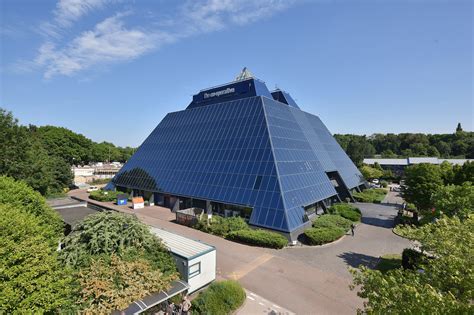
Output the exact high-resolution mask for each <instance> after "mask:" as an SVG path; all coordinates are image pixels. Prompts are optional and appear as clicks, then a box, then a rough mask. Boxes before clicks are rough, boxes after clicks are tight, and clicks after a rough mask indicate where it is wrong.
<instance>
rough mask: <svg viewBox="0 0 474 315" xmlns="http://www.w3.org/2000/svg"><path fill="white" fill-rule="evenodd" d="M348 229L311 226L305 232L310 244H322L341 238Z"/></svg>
mask: <svg viewBox="0 0 474 315" xmlns="http://www.w3.org/2000/svg"><path fill="white" fill-rule="evenodd" d="M345 233H346V231H345V230H344V229H343V228H340V227H334V226H333V227H318V228H314V227H313V228H310V229H307V230H306V231H305V232H304V235H305V237H306V241H307V242H308V244H309V245H322V244H326V243H329V242H332V241H335V240H337V239H339V238H341V237H342V236H343V235H344V234H345Z"/></svg>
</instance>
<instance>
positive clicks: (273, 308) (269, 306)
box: [237, 290, 294, 315]
mask: <svg viewBox="0 0 474 315" xmlns="http://www.w3.org/2000/svg"><path fill="white" fill-rule="evenodd" d="M245 293H247V298H246V299H245V302H244V305H243V306H242V307H241V308H240V309H239V310H238V311H237V314H241V315H254V314H255V315H257V314H269V315H293V314H294V313H293V312H291V311H289V310H287V309H285V308H284V307H282V306H279V305H276V304H275V303H273V302H270V301H268V300H267V299H264V298H263V297H261V296H259V295H257V294H255V293H253V292H251V291H249V290H245Z"/></svg>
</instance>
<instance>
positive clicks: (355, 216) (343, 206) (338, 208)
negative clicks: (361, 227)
mask: <svg viewBox="0 0 474 315" xmlns="http://www.w3.org/2000/svg"><path fill="white" fill-rule="evenodd" d="M328 212H329V213H331V214H338V215H340V216H341V217H343V218H346V219H348V220H351V221H353V222H358V221H360V218H361V217H362V214H361V212H360V210H359V208H357V207H354V206H353V205H350V204H348V203H338V204H335V205H333V206H331V207H329V209H328Z"/></svg>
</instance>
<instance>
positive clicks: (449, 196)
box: [432, 182, 474, 219]
mask: <svg viewBox="0 0 474 315" xmlns="http://www.w3.org/2000/svg"><path fill="white" fill-rule="evenodd" d="M432 199H433V204H434V206H435V208H436V210H439V211H441V212H442V213H443V214H445V215H447V216H450V217H452V216H457V217H459V218H461V219H465V218H467V217H468V215H469V214H471V213H473V212H474V186H472V184H471V183H470V182H465V183H464V184H463V185H462V186H455V185H448V186H442V187H441V188H440V189H439V190H438V191H437V192H436V193H435V194H434V195H433V198H432Z"/></svg>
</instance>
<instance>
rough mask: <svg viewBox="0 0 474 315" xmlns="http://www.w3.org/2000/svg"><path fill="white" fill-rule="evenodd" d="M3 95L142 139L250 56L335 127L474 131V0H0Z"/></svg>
mask: <svg viewBox="0 0 474 315" xmlns="http://www.w3.org/2000/svg"><path fill="white" fill-rule="evenodd" d="M0 6H1V7H0V11H1V13H0V14H1V15H0V21H1V22H0V23H1V30H0V36H1V37H0V39H1V41H0V43H1V65H0V66H1V68H0V81H1V82H0V107H3V108H6V109H8V110H10V111H12V112H13V113H14V115H15V116H16V117H18V118H19V120H20V123H22V124H35V125H46V124H50V125H56V126H64V127H67V128H69V129H71V130H73V131H76V132H79V133H82V134H84V135H86V136H87V137H89V138H91V139H93V140H95V141H104V140H105V141H111V142H113V143H115V144H118V145H132V146H137V145H139V144H140V143H141V142H142V141H143V140H144V139H145V137H146V136H147V135H148V134H149V133H150V132H151V130H153V128H154V127H155V126H156V125H157V124H158V123H159V122H160V121H161V119H162V118H163V117H164V116H165V115H166V113H167V112H170V111H177V110H181V109H184V108H185V107H186V106H187V105H188V103H189V102H190V100H191V98H192V95H193V94H195V93H197V92H198V91H199V90H200V89H203V88H206V87H209V86H213V85H218V84H221V83H226V82H228V81H231V80H232V79H233V78H234V77H235V76H236V75H237V74H238V72H239V71H240V70H241V68H242V67H244V66H246V67H248V68H249V69H250V70H251V71H252V73H253V74H254V75H255V76H256V77H258V78H260V79H262V80H264V81H265V82H266V83H267V86H268V87H269V88H270V89H273V88H274V87H275V86H278V87H280V88H281V89H284V90H286V91H288V92H290V94H291V95H292V96H293V97H294V98H295V99H296V101H297V103H298V104H299V105H300V107H301V108H302V109H303V110H305V111H308V112H311V113H313V114H316V115H318V116H320V117H321V119H322V120H323V121H324V122H325V123H326V125H327V126H328V128H329V129H330V130H331V131H332V132H333V133H355V134H372V133H376V132H381V133H387V132H393V133H399V132H424V133H451V132H453V131H454V129H455V127H456V124H457V123H458V122H461V123H462V125H463V127H464V129H465V130H473V121H474V117H473V59H472V58H473V57H472V56H473V7H472V6H473V4H472V1H460V0H453V1H436V0H430V1H423V0H410V1H404V0H399V1H389V0H386V1H383V0H380V1H376V0H365V1H357V0H355V1H352V0H351V1H349V0H347V1H329V0H326V1H323V0H321V1H278V0H262V1H249V0H234V1H201V0H194V1H171V0H170V1H159V0H155V1H152V0H147V1H138V0H137V1H125V0H123V1H121V0H82V1H80V0H59V1H58V0H57V1H46V0H3V1H1V2H0Z"/></svg>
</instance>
